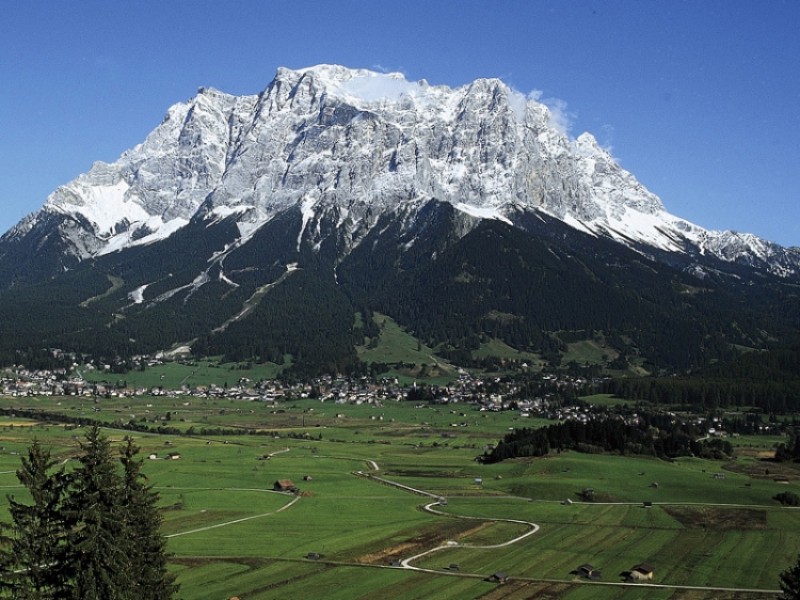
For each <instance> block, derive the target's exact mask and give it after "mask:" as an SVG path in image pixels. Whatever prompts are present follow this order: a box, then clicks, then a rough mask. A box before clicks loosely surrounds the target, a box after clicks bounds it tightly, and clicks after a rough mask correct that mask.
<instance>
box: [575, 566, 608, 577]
mask: <svg viewBox="0 0 800 600" xmlns="http://www.w3.org/2000/svg"><path fill="white" fill-rule="evenodd" d="M574 572H575V573H576V574H577V575H580V576H581V577H585V578H586V579H601V578H602V573H600V570H599V569H596V568H594V567H593V566H592V565H590V564H589V563H586V564H583V565H581V566H580V567H578V568H577V569H575V571H574Z"/></svg>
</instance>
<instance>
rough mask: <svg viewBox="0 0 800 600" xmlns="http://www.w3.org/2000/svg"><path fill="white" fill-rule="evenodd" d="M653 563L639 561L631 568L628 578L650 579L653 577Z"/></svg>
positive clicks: (633, 579) (635, 579) (634, 579)
mask: <svg viewBox="0 0 800 600" xmlns="http://www.w3.org/2000/svg"><path fill="white" fill-rule="evenodd" d="M653 570H654V569H653V565H650V564H648V563H639V564H638V565H635V566H634V567H632V568H631V570H630V571H629V572H628V575H627V578H628V580H630V581H650V580H651V579H653Z"/></svg>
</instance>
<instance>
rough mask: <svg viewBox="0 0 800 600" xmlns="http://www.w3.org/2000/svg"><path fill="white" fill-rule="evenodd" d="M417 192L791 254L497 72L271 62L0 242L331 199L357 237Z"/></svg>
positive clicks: (207, 98)
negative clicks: (54, 228)
mask: <svg viewBox="0 0 800 600" xmlns="http://www.w3.org/2000/svg"><path fill="white" fill-rule="evenodd" d="M254 154H255V155H257V156H253V155H254ZM430 199H437V200H441V201H447V202H450V203H451V204H453V205H454V206H455V207H456V208H458V209H459V210H462V211H463V212H466V213H468V214H470V215H472V216H474V217H479V218H495V219H504V220H507V221H508V220H509V216H508V215H509V213H513V212H516V211H518V210H519V209H520V208H523V209H525V210H533V211H541V212H544V213H547V214H548V215H550V216H554V217H556V218H558V219H560V220H562V221H564V222H565V223H567V224H568V225H570V226H572V227H574V228H576V229H578V230H581V231H584V232H586V233H589V234H590V235H601V236H605V237H610V238H612V239H615V240H616V241H618V242H620V243H622V244H625V245H628V246H629V247H635V248H637V249H638V250H639V251H644V252H646V251H648V248H655V249H658V250H665V251H668V252H677V253H685V252H693V253H696V254H699V255H703V254H710V255H713V256H715V257H716V258H720V259H722V260H723V261H728V262H737V261H738V262H742V263H746V264H750V265H751V266H755V267H757V268H766V269H768V270H770V271H771V272H773V273H776V274H779V275H782V276H792V275H796V274H797V273H798V272H800V269H799V268H798V265H800V249H797V248H782V247H781V246H779V245H777V244H773V243H771V242H768V241H766V240H762V239H760V238H758V237H757V236H754V235H752V234H738V233H736V232H730V231H712V230H706V229H703V228H701V227H699V226H697V225H694V224H692V223H689V222H688V221H685V220H683V219H680V218H678V217H674V216H673V215H671V214H670V213H668V212H667V211H666V210H665V208H664V206H663V203H662V202H661V200H660V199H659V198H658V197H657V196H655V195H654V194H652V193H650V192H649V191H648V190H647V189H646V188H645V187H644V186H643V185H641V184H640V183H639V182H638V181H637V180H636V179H635V177H634V176H633V175H632V174H631V173H629V172H628V171H625V170H624V169H622V168H621V167H620V166H619V165H618V164H617V163H616V162H615V161H614V159H613V157H612V156H611V155H610V154H609V153H608V152H607V151H606V150H604V149H603V148H602V147H600V145H599V144H598V143H597V142H596V140H595V139H594V137H593V136H592V135H591V134H589V133H584V134H581V135H580V136H578V137H577V138H576V139H575V140H572V139H570V138H569V137H568V136H567V135H566V133H565V132H562V131H559V130H558V129H557V128H556V127H554V126H553V121H552V118H551V114H550V111H549V109H548V108H547V107H546V106H545V105H543V104H541V103H539V102H537V101H536V100H535V99H533V98H528V97H525V96H523V95H522V94H521V93H519V92H516V91H515V90H513V89H511V88H509V87H508V86H506V85H505V84H504V83H503V82H502V81H500V80H499V79H479V80H476V81H474V82H472V83H470V84H467V85H465V86H462V87H459V88H449V87H446V86H430V85H429V84H427V82H425V81H424V80H422V81H420V82H409V81H406V80H405V78H404V77H403V76H402V75H401V74H399V73H392V74H382V73H376V72H372V71H368V70H365V69H359V70H353V69H347V68H345V67H340V66H336V65H318V66H315V67H309V68H306V69H298V70H290V69H285V68H281V69H279V70H278V73H277V75H276V77H275V78H274V79H273V81H272V82H271V83H270V84H269V85H268V86H267V88H266V89H265V90H264V91H263V92H261V93H260V94H258V95H251V96H232V95H229V94H225V93H223V92H220V91H218V90H215V89H213V88H201V89H200V91H199V92H198V94H197V95H196V96H195V97H194V98H193V99H191V100H190V101H188V102H185V103H179V104H176V105H173V106H172V107H171V108H170V109H169V110H168V111H167V115H166V117H165V119H164V120H163V121H162V123H161V124H160V125H159V126H158V127H157V128H156V129H155V130H154V131H153V132H152V133H151V134H150V135H148V136H147V138H146V140H145V141H144V142H143V143H142V144H139V145H138V146H136V147H134V148H133V149H131V150H129V151H127V152H125V153H123V155H122V156H121V157H120V159H119V160H118V161H116V162H115V163H112V164H106V163H95V165H94V166H93V167H92V169H91V170H90V171H89V172H88V173H86V174H83V175H81V176H79V177H78V178H77V179H76V180H74V181H72V182H70V183H68V184H66V185H65V186H61V187H60V188H58V189H57V190H56V191H55V192H54V193H53V194H51V196H50V197H49V198H48V200H47V203H46V204H45V206H44V207H43V208H42V209H40V211H38V212H37V213H34V214H32V215H30V216H28V217H26V218H25V219H23V221H21V222H20V223H19V224H18V225H17V226H15V227H14V228H12V229H11V230H10V231H9V232H7V233H6V234H5V235H4V236H3V237H2V240H3V241H4V242H6V243H14V242H15V241H17V240H21V239H23V238H25V237H26V235H28V234H29V232H30V230H31V229H33V228H35V227H36V226H37V224H38V223H40V222H42V221H43V220H47V219H48V217H49V218H50V219H51V220H52V219H58V218H61V220H62V222H63V226H62V227H61V229H62V237H63V238H64V240H65V252H66V253H67V254H68V255H71V256H72V257H74V258H75V259H77V260H84V259H86V258H88V257H90V256H97V255H101V254H105V253H109V252H115V251H118V250H121V249H123V248H126V247H130V246H133V245H140V244H146V243H155V242H158V241H160V240H162V239H164V238H165V237H167V236H168V235H170V234H172V233H173V232H174V231H176V230H177V229H179V228H181V227H184V226H185V225H186V224H187V223H188V222H189V221H190V220H191V219H193V218H203V219H206V220H214V219H221V218H228V217H231V216H232V215H233V216H235V218H236V220H237V222H238V223H239V229H240V232H241V235H242V238H245V239H246V238H247V236H249V235H250V234H251V233H252V232H253V231H254V230H255V229H257V228H259V227H260V226H262V225H263V223H264V222H266V221H268V220H269V219H270V218H272V217H273V216H274V215H275V214H277V212H279V211H280V210H282V209H285V208H287V207H288V206H292V205H301V206H302V207H304V208H303V212H304V214H305V215H306V216H307V220H306V222H307V223H308V222H310V221H312V220H313V219H314V215H315V214H316V212H318V211H322V212H324V211H325V210H329V209H330V208H331V207H333V206H335V207H337V209H338V212H339V218H340V219H342V222H343V223H344V222H345V221H347V220H348V217H349V220H350V225H351V227H353V228H354V232H355V229H357V228H358V226H361V230H362V233H363V231H364V230H365V227H366V229H368V228H369V226H370V225H371V223H370V219H372V220H373V221H374V215H375V214H376V213H377V212H378V211H379V210H386V209H393V208H397V207H398V206H399V205H401V204H408V203H415V202H416V203H418V204H422V203H424V202H425V201H427V200H430ZM365 217H366V221H365V220H364V218H365ZM509 222H510V221H509ZM70 228H71V229H72V231H71V232H70V233H67V232H66V231H65V230H66V229H70Z"/></svg>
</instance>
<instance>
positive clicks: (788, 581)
mask: <svg viewBox="0 0 800 600" xmlns="http://www.w3.org/2000/svg"><path fill="white" fill-rule="evenodd" d="M780 584H781V590H783V593H782V594H781V595H780V596H779V597H780V598H781V599H782V600H800V557H798V558H797V562H796V563H795V564H794V565H793V566H791V567H789V568H788V569H786V570H785V571H783V572H782V573H781V581H780Z"/></svg>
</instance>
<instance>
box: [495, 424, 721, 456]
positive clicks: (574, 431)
mask: <svg viewBox="0 0 800 600" xmlns="http://www.w3.org/2000/svg"><path fill="white" fill-rule="evenodd" d="M701 433H702V432H701V431H700V430H699V429H698V428H697V427H695V426H694V425H692V424H691V423H684V422H679V421H675V420H673V419H671V418H670V417H669V416H668V415H661V414H645V415H640V416H639V417H638V418H637V419H636V420H635V421H627V420H625V419H624V418H622V417H621V416H619V415H615V416H612V417H606V418H597V419H593V420H589V421H586V422H584V421H577V420H570V421H564V422H562V423H555V424H553V425H548V426H547V427H540V428H537V429H531V428H527V427H526V428H522V429H515V430H513V431H511V432H510V433H508V434H506V436H505V437H504V438H503V439H502V440H501V441H500V442H499V443H498V444H497V445H496V446H495V447H494V448H493V449H491V450H490V451H487V452H486V453H484V454H483V455H482V456H481V457H480V460H481V461H482V462H485V463H496V462H500V461H503V460H506V459H509V458H520V457H536V456H545V455H547V454H549V453H550V452H561V451H564V450H575V451H578V452H589V453H591V452H611V453H618V454H639V455H650V456H656V457H658V458H663V459H670V458H675V457H678V456H702V457H705V458H717V459H719V458H724V457H727V456H730V455H731V454H733V447H732V446H731V444H730V442H727V441H725V440H722V439H718V438H717V439H711V440H704V441H699V437H700V435H701Z"/></svg>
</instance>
